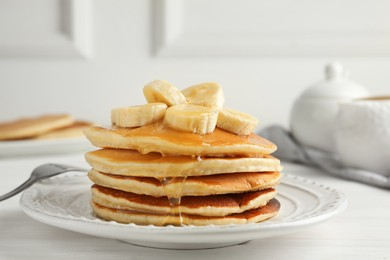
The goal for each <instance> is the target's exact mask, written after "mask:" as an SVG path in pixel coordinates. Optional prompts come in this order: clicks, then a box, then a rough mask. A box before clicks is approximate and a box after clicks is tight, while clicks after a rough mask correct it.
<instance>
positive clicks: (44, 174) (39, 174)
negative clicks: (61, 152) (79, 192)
mask: <svg viewBox="0 0 390 260" xmlns="http://www.w3.org/2000/svg"><path fill="white" fill-rule="evenodd" d="M71 171H72V172H73V171H75V172H86V171H87V170H86V169H83V168H79V167H75V166H70V165H64V164H53V163H48V164H42V165H40V166H38V167H36V168H35V169H34V170H33V171H32V172H31V175H30V178H28V179H27V180H26V181H25V182H24V183H22V184H21V185H20V186H19V187H17V188H15V189H14V190H12V191H10V192H8V193H6V194H4V195H2V196H0V201H3V200H6V199H8V198H10V197H12V196H15V195H16V194H18V193H19V192H21V191H23V190H25V189H27V188H28V187H30V186H31V185H33V184H34V183H36V182H37V181H40V180H43V179H47V178H50V177H52V176H55V175H58V174H61V173H65V172H71Z"/></svg>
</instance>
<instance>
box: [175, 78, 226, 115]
mask: <svg viewBox="0 0 390 260" xmlns="http://www.w3.org/2000/svg"><path fill="white" fill-rule="evenodd" d="M181 93H183V95H184V96H185V97H186V99H187V101H188V103H190V104H194V105H201V106H206V107H213V108H219V109H220V108H222V107H223V104H224V103H225V96H224V94H223V90H222V87H221V86H220V85H219V84H218V83H215V82H205V83H200V84H197V85H193V86H190V87H188V88H186V89H183V90H182V91H181Z"/></svg>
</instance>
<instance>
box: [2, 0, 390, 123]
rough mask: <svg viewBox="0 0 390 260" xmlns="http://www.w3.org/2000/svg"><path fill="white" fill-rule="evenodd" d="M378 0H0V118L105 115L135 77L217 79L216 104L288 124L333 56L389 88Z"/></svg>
mask: <svg viewBox="0 0 390 260" xmlns="http://www.w3.org/2000/svg"><path fill="white" fill-rule="evenodd" d="M388 10H390V1H386V0H371V1H366V0H341V1H340V0H315V1H310V0H296V1H290V0H261V1H258V0H247V1H239V0H213V1H206V0H182V1H180V0H165V1H164V0H160V1H159V0H155V1H145V0H115V1H110V0H56V1H54V0H35V1H29V0H0V120H9V119H14V118H16V117H21V116H30V115H39V114H42V113H49V112H52V113H54V112H67V113H71V114H73V115H75V116H76V117H79V118H84V119H90V120H94V121H97V122H101V123H106V124H107V123H109V118H110V109H111V108H112V107H115V106H122V105H136V104H142V103H144V102H145V101H144V98H143V94H142V87H143V85H144V84H145V83H147V82H149V81H151V80H153V79H166V80H168V81H171V82H172V83H174V84H176V85H177V86H178V87H179V88H184V87H187V86H189V85H192V84H195V83H199V82H203V81H217V82H219V83H221V84H222V85H223V86H224V90H225V96H226V100H227V102H226V107H231V108H236V109H239V110H242V111H245V112H248V113H251V114H253V115H255V116H257V117H258V118H259V119H260V121H261V125H260V127H261V126H266V125H269V124H273V123H279V124H283V125H286V126H287V125H288V120H289V113H290V108H291V106H292V103H293V101H294V100H295V98H297V96H298V95H299V94H300V93H301V91H302V90H303V89H304V88H306V87H307V86H308V85H311V84H312V83H314V82H316V81H318V80H320V79H322V78H323V73H322V70H323V66H324V65H325V64H326V63H327V62H329V61H332V60H338V61H340V62H341V63H343V64H344V65H345V67H347V68H348V70H349V71H350V74H351V78H352V79H353V80H354V81H356V82H359V83H360V84H362V85H364V86H366V87H367V88H368V89H369V90H370V91H371V93H373V94H374V95H380V94H390V87H389V86H390V16H389V15H388Z"/></svg>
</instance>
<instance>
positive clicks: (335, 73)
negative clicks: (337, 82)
mask: <svg viewBox="0 0 390 260" xmlns="http://www.w3.org/2000/svg"><path fill="white" fill-rule="evenodd" d="M325 77H326V78H327V79H337V78H344V77H346V72H345V70H344V68H343V66H342V65H341V64H340V63H336V62H335V63H330V64H328V65H326V67H325Z"/></svg>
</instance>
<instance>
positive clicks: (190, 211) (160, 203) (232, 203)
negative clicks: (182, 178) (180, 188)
mask: <svg viewBox="0 0 390 260" xmlns="http://www.w3.org/2000/svg"><path fill="white" fill-rule="evenodd" d="M91 190H92V200H93V201H94V202H95V203H97V204H99V205H101V206H105V207H108V208H115V209H126V210H135V211H142V212H149V213H158V214H176V215H177V214H180V213H181V214H187V215H201V216H226V215H230V214H233V213H242V212H244V211H246V210H250V209H254V208H258V207H261V206H264V205H265V204H267V202H268V201H269V200H271V199H272V198H274V197H275V195H276V191H275V189H273V188H269V189H266V190H262V191H253V192H247V193H240V194H226V195H210V196H185V197H180V198H175V199H171V200H170V199H169V198H168V197H159V198H155V197H152V196H147V195H139V194H135V193H131V192H124V191H120V190H115V189H111V188H106V187H102V186H98V185H96V184H95V185H93V186H92V188H91ZM176 201H177V202H178V203H174V204H173V202H176ZM176 204H177V205H176Z"/></svg>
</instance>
